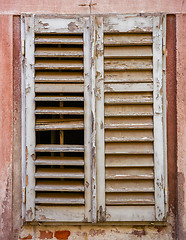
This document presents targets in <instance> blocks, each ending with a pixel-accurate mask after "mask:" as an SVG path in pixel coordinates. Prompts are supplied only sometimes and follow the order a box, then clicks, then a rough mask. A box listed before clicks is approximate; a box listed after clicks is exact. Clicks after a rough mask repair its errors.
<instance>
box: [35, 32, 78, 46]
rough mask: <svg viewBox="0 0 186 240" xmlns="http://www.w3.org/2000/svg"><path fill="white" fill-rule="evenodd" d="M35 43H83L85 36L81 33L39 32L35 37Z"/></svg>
mask: <svg viewBox="0 0 186 240" xmlns="http://www.w3.org/2000/svg"><path fill="white" fill-rule="evenodd" d="M35 44H63V45H64V44H65V45H70V44H76V45H82V44H83V38H82V36H81V35H70V34H69V35H66V34H64V35H48V34H45V35H44V34H43V35H39V34H37V35H36V37H35Z"/></svg>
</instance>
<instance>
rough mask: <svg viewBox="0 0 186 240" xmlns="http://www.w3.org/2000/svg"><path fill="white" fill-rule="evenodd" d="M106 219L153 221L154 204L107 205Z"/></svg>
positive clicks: (112, 220)
mask: <svg viewBox="0 0 186 240" xmlns="http://www.w3.org/2000/svg"><path fill="white" fill-rule="evenodd" d="M106 220H107V221H109V222H114V221H124V222H126V221H133V222H136V221H155V207H154V206H107V212H106Z"/></svg>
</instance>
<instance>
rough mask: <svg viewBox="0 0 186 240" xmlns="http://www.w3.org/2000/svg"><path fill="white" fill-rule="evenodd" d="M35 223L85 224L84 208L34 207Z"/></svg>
mask: <svg viewBox="0 0 186 240" xmlns="http://www.w3.org/2000/svg"><path fill="white" fill-rule="evenodd" d="M35 219H36V221H39V222H55V221H58V222H60V221H62V222H86V220H85V217H84V206H81V205H79V206H60V208H59V206H39V205H38V206H36V218H35Z"/></svg>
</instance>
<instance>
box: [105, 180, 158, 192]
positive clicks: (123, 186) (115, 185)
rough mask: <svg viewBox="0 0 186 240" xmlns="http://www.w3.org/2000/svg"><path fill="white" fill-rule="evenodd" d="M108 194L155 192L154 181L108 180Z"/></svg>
mask: <svg viewBox="0 0 186 240" xmlns="http://www.w3.org/2000/svg"><path fill="white" fill-rule="evenodd" d="M105 191H106V192H129V193H130V192H141V193H143V192H154V183H153V180H118V179H117V180H107V181H106V190H105Z"/></svg>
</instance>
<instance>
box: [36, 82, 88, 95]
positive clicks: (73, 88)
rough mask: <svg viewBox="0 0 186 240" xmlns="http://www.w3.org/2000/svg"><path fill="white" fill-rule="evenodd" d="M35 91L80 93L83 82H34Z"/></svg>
mask: <svg viewBox="0 0 186 240" xmlns="http://www.w3.org/2000/svg"><path fill="white" fill-rule="evenodd" d="M35 92H36V93H38V92H39V93H69V92H70V93H72V92H74V93H82V92H83V84H72V83H64V84H63V83H59V84H49V83H44V84H43V83H36V84H35Z"/></svg>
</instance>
